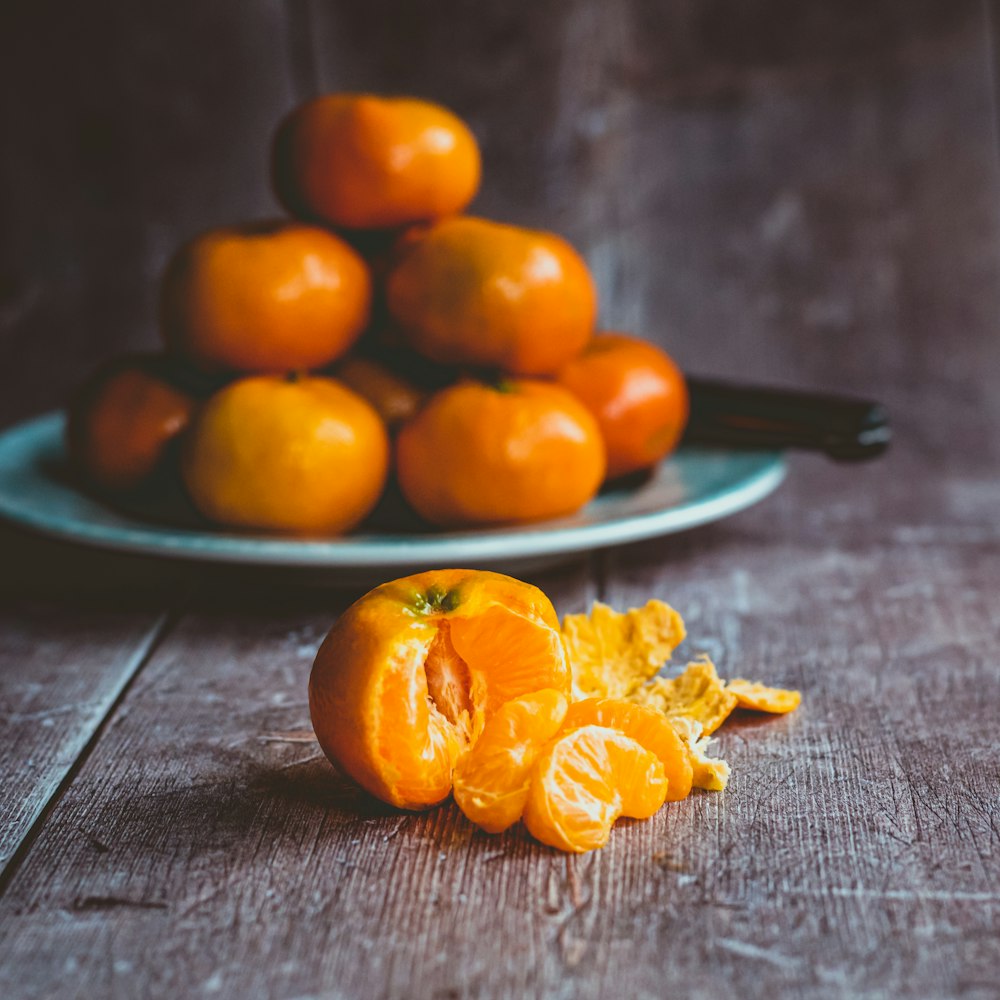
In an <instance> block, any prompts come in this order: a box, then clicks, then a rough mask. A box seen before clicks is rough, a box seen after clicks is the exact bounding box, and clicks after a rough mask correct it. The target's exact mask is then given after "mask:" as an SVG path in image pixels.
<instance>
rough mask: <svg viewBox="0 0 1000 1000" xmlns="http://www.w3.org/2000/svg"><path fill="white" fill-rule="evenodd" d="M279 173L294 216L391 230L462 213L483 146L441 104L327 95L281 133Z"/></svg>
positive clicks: (279, 187)
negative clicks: (480, 148)
mask: <svg viewBox="0 0 1000 1000" xmlns="http://www.w3.org/2000/svg"><path fill="white" fill-rule="evenodd" d="M272 171H273V178H274V186H275V190H276V192H277V194H278V197H279V198H280V199H281V201H282V202H283V203H284V204H285V206H286V207H287V208H288V209H289V211H291V212H292V213H293V214H294V215H299V216H301V217H303V218H307V219H317V220H321V221H323V222H326V223H328V224H330V225H334V226H342V227H344V228H346V229H391V228H395V227H398V226H404V225H408V224H409V223H412V222H421V221H426V220H430V219H439V218H442V217H444V216H447V215H453V214H455V213H456V212H461V211H462V210H463V209H464V208H465V207H466V205H468V204H469V202H470V201H472V199H473V197H474V196H475V194H476V191H477V190H478V188H479V178H480V157H479V146H478V145H477V143H476V139H475V136H474V135H473V134H472V132H471V131H470V130H469V127H468V126H467V125H466V124H465V122H463V121H462V119H461V118H459V117H458V116H457V115H455V114H453V113H452V112H451V111H448V110H447V109H446V108H443V107H441V106H440V105H438V104H432V103H430V102H428V101H421V100H417V99H415V98H410V97H377V96H374V95H371V94H328V95H326V96H323V97H317V98H315V99H313V100H311V101H307V102H306V103H305V104H303V105H301V107H299V108H297V109H296V110H295V111H293V112H292V114H291V115H289V117H288V118H287V119H286V120H285V121H284V122H283V123H282V125H281V126H280V128H279V130H278V133H277V136H276V137H275V142H274V151H273V158H272Z"/></svg>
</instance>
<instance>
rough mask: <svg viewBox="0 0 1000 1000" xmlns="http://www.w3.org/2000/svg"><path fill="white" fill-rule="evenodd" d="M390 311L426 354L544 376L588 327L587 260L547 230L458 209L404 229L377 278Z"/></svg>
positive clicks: (573, 351)
mask: <svg viewBox="0 0 1000 1000" xmlns="http://www.w3.org/2000/svg"><path fill="white" fill-rule="evenodd" d="M386 302H387V306H388V310H389V313H390V315H391V316H392V318H393V320H394V321H395V323H396V324H397V325H398V327H399V329H400V330H401V331H402V333H403V335H404V336H405V338H406V340H407V342H408V343H409V344H410V345H411V346H412V347H413V348H414V349H415V350H417V351H419V352H420V353H421V354H424V355H426V356H427V357H428V358H430V359H431V360H433V361H438V362H443V363H450V364H466V365H476V366H483V367H490V368H499V369H500V370H502V371H504V372H508V373H510V374H514V375H548V374H552V373H553V372H555V371H557V370H558V369H559V368H560V367H562V366H563V365H564V364H566V362H567V361H569V360H570V359H571V358H573V357H575V356H576V355H577V354H578V353H579V352H580V351H581V350H582V349H583V347H584V345H585V344H586V343H587V341H588V339H589V338H590V335H591V333H592V331H593V326H594V317H595V314H596V310H597V294H596V292H595V290H594V282H593V280H592V278H591V276H590V272H589V271H588V270H587V265H586V264H585V263H584V261H583V259H582V258H581V257H580V256H579V254H577V252H576V251H575V250H574V249H573V248H572V247H571V246H570V245H569V243H567V242H566V241H565V240H563V239H562V238H560V237H559V236H556V235H555V234H553V233H546V232H537V231H534V230H530V229H522V228H520V227H518V226H508V225H504V224H502V223H499V222H490V221H489V220H487V219H476V218H472V217H471V216H461V217H458V218H453V219H445V220H443V221H441V222H438V223H435V224H434V225H433V226H430V227H429V228H428V229H426V231H424V232H423V233H419V234H411V235H409V236H408V238H407V239H406V240H405V241H403V242H402V243H401V245H400V247H399V249H398V258H397V260H396V263H395V264H394V266H393V267H392V268H391V269H390V271H389V273H388V276H387V278H386Z"/></svg>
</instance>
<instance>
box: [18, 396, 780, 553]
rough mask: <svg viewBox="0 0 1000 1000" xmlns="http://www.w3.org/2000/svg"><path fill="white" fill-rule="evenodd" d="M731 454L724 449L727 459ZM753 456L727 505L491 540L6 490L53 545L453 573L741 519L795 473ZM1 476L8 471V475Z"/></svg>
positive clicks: (58, 418)
mask: <svg viewBox="0 0 1000 1000" xmlns="http://www.w3.org/2000/svg"><path fill="white" fill-rule="evenodd" d="M64 421H65V414H64V413H63V411H60V410H55V411H50V412H48V413H44V414H41V415H39V416H36V417H32V418H29V419H27V420H23V421H20V422H19V423H16V424H13V425H11V426H9V427H6V428H4V429H3V430H2V431H0V455H2V452H3V450H4V446H5V445H6V446H8V447H10V446H11V445H12V444H17V443H21V442H23V439H28V440H29V442H30V441H31V440H32V439H34V440H36V441H37V440H42V441H45V440H51V437H52V436H55V435H56V434H58V435H59V436H60V437H61V434H62V427H63V424H64ZM22 447H23V444H22ZM36 447H37V445H36ZM706 450H709V449H706ZM726 450H727V449H719V451H722V452H724V451H726ZM754 454H757V455H759V456H761V457H762V458H764V459H766V460H767V461H765V462H764V463H763V464H762V466H761V468H760V469H758V470H757V471H756V472H754V473H753V474H751V475H750V476H748V478H747V479H746V481H745V482H742V483H740V484H739V485H738V486H736V487H734V488H731V489H727V490H726V491H725V492H724V493H723V494H722V495H721V496H716V497H711V498H709V499H701V500H689V501H687V502H685V503H682V504H679V505H676V506H671V507H667V508H664V509H661V510H655V511H650V512H646V513H639V514H632V515H628V516H624V517H623V518H621V519H617V520H611V521H608V522H598V523H594V524H578V525H566V526H563V527H554V528H544V527H538V528H533V527H527V526H522V527H519V528H517V529H512V530H505V529H503V528H492V529H486V533H483V534H474V533H471V532H470V533H460V534H451V535H446V536H441V535H437V536H433V535H431V536H422V535H405V534H404V535H385V536H380V537H378V538H377V539H372V538H371V537H370V536H369V537H367V538H364V539H363V540H352V539H351V537H350V536H348V537H347V538H346V539H338V540H336V541H323V540H315V539H294V538H268V537H264V536H260V535H250V534H248V535H245V536H244V535H234V534H228V533H219V534H213V533H210V532H205V531H197V530H191V529H185V528H157V527H155V526H143V525H142V524H141V523H140V522H138V521H132V522H130V523H129V524H128V525H125V526H116V525H108V524H100V523H92V522H87V521H80V520H75V521H73V520H71V521H67V520H66V519H65V517H63V516H61V515H46V513H45V512H44V508H43V509H42V511H41V512H40V511H39V510H38V509H37V508H32V507H26V506H24V505H19V504H18V503H17V502H16V501H14V502H12V501H11V498H10V496H9V494H7V493H5V492H4V491H3V490H2V488H0V517H2V518H3V519H4V520H6V521H8V522H10V523H13V524H17V525H19V526H22V527H26V528H29V529H32V530H34V531H36V532H38V533H39V534H42V535H45V536H47V537H50V538H57V539H60V540H64V541H70V542H75V543H78V544H83V545H89V546H92V547H96V548H102V549H108V550H112V551H116V552H127V553H132V554H135V555H147V556H159V557H161V558H172V559H188V560H196V561H197V560H200V561H207V562H214V563H226V564H243V565H247V564H255V565H270V566H285V567H302V568H309V567H311V568H327V569H331V570H337V569H340V570H348V569H359V568H364V569H369V568H372V569H377V568H379V567H383V566H385V567H389V566H399V565H410V564H418V563H430V562H434V563H437V564H440V565H444V564H445V563H448V564H449V565H450V564H451V561H454V559H458V560H459V561H461V562H463V563H466V562H467V563H475V562H486V563H488V562H499V561H505V560H506V561H510V562H513V561H516V560H518V559H533V558H542V557H551V556H556V555H566V556H571V555H573V554H577V553H580V552H584V551H590V550H594V549H603V548H607V547H610V546H613V545H624V544H627V543H629V542H636V541H642V540H644V539H647V538H656V537H660V536H663V535H668V534H676V533H678V532H681V531H687V530H689V529H691V528H695V527H698V526H700V525H703V524H707V523H710V522H713V521H717V520H720V519H721V518H724V517H727V516H729V515H730V514H736V513H739V512H740V511H742V510H745V509H746V508H748V507H750V506H752V505H753V504H755V503H757V502H758V501H760V500H762V499H764V497H766V496H768V495H769V494H770V493H772V492H773V491H774V490H776V489H777V488H778V486H780V485H781V483H782V481H783V480H784V478H785V476H786V474H787V471H788V463H787V460H786V458H785V455H784V453H783V452H780V451H758V452H754ZM666 461H669V458H668V459H667V460H666ZM8 467H10V466H8ZM2 468H3V465H2V463H0V472H2ZM0 486H2V478H0ZM57 488H66V489H69V487H57Z"/></svg>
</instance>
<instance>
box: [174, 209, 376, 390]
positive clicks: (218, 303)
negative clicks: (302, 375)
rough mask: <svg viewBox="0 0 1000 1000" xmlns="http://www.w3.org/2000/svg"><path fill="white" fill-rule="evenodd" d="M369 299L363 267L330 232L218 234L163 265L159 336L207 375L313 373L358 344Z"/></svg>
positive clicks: (255, 229)
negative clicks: (308, 371)
mask: <svg viewBox="0 0 1000 1000" xmlns="http://www.w3.org/2000/svg"><path fill="white" fill-rule="evenodd" d="M371 301H372V281H371V275H370V273H369V270H368V266H367V265H366V264H365V262H364V260H363V259H362V258H361V256H360V255H359V254H358V253H357V252H356V251H355V250H353V249H352V248H351V247H350V246H349V245H348V244H347V243H346V242H344V240H342V239H340V238H339V237H337V236H334V235H333V233H330V232H327V231H326V230H324V229H320V228H319V227H316V226H303V225H298V224H294V223H280V222H279V223H261V224H259V225H248V226H243V227H232V228H226V229H214V230H211V231H209V232H207V233H204V234H202V235H201V236H198V237H196V238H195V239H194V240H192V241H191V242H190V243H187V244H186V245H185V246H183V247H182V248H181V249H180V250H179V251H178V253H177V254H176V255H175V256H174V258H173V260H172V261H171V263H170V266H169V267H168V268H167V272H166V274H165V276H164V279H163V288H162V295H161V318H162V327H163V336H164V339H165V340H166V343H167V345H168V347H169V348H170V349H171V350H173V351H176V352H177V353H179V354H181V355H183V356H184V357H186V358H188V359H189V360H191V361H193V362H194V363H195V364H196V365H198V366H199V367H201V368H203V369H206V370H209V371H225V370H231V371H240V372H262V373H278V372H286V371H293V370H306V369H311V368H318V367H321V366H323V365H325V364H328V363H329V362H331V361H333V360H334V359H335V358H338V357H340V355H341V354H343V353H344V352H345V351H346V350H347V349H348V348H349V347H350V346H351V345H352V344H353V343H354V341H355V340H356V339H357V338H358V336H359V335H360V333H361V331H362V330H363V329H364V327H365V325H366V323H367V322H368V317H369V315H370V311H371Z"/></svg>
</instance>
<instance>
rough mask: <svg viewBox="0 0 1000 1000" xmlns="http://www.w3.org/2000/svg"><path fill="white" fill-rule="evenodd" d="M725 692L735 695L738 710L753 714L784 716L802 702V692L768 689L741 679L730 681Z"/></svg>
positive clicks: (786, 689)
mask: <svg viewBox="0 0 1000 1000" xmlns="http://www.w3.org/2000/svg"><path fill="white" fill-rule="evenodd" d="M726 690H727V691H728V692H729V693H730V694H733V695H736V705H737V707H738V708H749V709H751V710H752V711H754V712H770V713H772V714H773V715H785V714H786V713H787V712H794V711H795V709H797V708H798V707H799V703H800V702H801V701H802V692H801V691H793V690H790V689H788V688H775V687H768V686H767V685H766V684H760V683H757V682H756V681H746V680H744V679H743V678H742V677H738V678H737V679H736V680H733V681H730V682H729V683H728V684H727V685H726Z"/></svg>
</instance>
